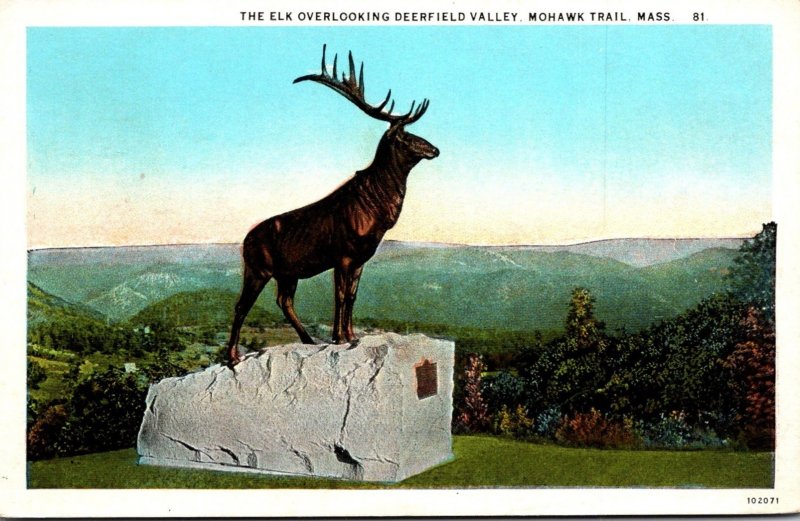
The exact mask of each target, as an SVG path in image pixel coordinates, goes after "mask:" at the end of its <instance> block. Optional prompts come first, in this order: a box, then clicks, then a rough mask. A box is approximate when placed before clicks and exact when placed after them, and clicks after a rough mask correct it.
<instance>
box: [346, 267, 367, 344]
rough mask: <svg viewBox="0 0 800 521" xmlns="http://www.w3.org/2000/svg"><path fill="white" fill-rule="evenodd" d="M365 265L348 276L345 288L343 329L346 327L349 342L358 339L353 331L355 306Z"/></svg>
mask: <svg viewBox="0 0 800 521" xmlns="http://www.w3.org/2000/svg"><path fill="white" fill-rule="evenodd" d="M363 269H364V266H359V267H358V268H356V269H354V270H352V272H351V273H350V274H349V276H348V277H347V286H346V288H345V297H344V313H343V314H344V316H343V317H342V329H344V337H345V339H347V341H348V342H353V341H354V340H356V335H355V333H353V306H354V304H355V303H356V294H357V293H358V282H359V281H360V280H361V271H362V270H363Z"/></svg>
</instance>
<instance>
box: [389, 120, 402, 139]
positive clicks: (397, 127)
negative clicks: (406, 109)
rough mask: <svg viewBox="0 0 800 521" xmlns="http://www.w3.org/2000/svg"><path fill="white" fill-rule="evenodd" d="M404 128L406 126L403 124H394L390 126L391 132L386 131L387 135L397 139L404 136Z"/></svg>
mask: <svg viewBox="0 0 800 521" xmlns="http://www.w3.org/2000/svg"><path fill="white" fill-rule="evenodd" d="M404 127H405V125H404V124H403V123H393V124H391V125H389V130H387V131H386V135H387V136H389V137H395V136H397V135H398V134H402V133H403V131H404Z"/></svg>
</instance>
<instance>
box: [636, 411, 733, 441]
mask: <svg viewBox="0 0 800 521" xmlns="http://www.w3.org/2000/svg"><path fill="white" fill-rule="evenodd" d="M636 430H637V432H638V433H639V435H640V437H641V440H642V444H643V445H644V446H645V447H647V448H654V449H656V448H657V449H707V448H721V447H727V446H729V445H730V444H729V442H728V441H727V440H725V439H723V438H720V437H719V436H718V435H717V433H715V432H714V431H713V430H712V429H710V428H708V427H698V426H695V427H692V426H691V425H689V424H688V423H687V421H686V415H685V414H684V413H682V412H677V411H673V412H671V413H670V414H663V413H662V414H661V416H660V417H659V419H658V421H656V422H650V423H645V422H638V423H637V428H636Z"/></svg>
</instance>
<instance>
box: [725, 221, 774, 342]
mask: <svg viewBox="0 0 800 521" xmlns="http://www.w3.org/2000/svg"><path fill="white" fill-rule="evenodd" d="M777 232H778V227H777V225H776V224H775V223H774V222H770V223H767V224H765V225H764V226H763V228H762V230H761V231H760V232H759V233H758V234H757V235H756V236H755V237H753V238H752V239H750V240H747V241H745V242H744V244H742V246H741V247H740V248H739V256H738V257H736V259H735V260H734V266H733V267H732V268H731V271H730V273H729V275H728V278H729V281H730V289H731V293H732V294H733V296H735V297H736V298H737V299H739V300H740V301H741V302H744V303H745V304H752V305H754V306H756V307H757V308H758V309H759V310H761V312H762V313H763V319H764V320H766V322H767V324H768V325H770V326H772V327H774V324H775V251H776V250H775V247H776V241H777Z"/></svg>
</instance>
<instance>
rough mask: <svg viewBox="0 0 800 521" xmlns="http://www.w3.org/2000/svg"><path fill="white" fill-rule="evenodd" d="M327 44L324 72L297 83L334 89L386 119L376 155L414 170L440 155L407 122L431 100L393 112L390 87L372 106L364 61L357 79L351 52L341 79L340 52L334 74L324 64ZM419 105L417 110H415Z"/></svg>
mask: <svg viewBox="0 0 800 521" xmlns="http://www.w3.org/2000/svg"><path fill="white" fill-rule="evenodd" d="M326 47H327V46H326V45H323V46H322V72H321V73H320V74H308V75H306V76H301V77H299V78H297V79H296V80H294V83H298V82H301V81H305V80H310V81H314V82H317V83H321V84H323V85H325V86H327V87H330V88H331V89H333V90H335V91H336V92H338V93H339V94H341V95H342V96H344V97H345V98H347V99H348V100H350V102H352V103H353V104H354V105H355V106H356V107H358V108H359V109H361V110H362V111H363V112H364V113H365V114H367V115H368V116H370V117H372V118H375V119H378V120H380V121H386V122H387V123H389V129H388V130H387V131H386V132H384V134H383V137H382V138H381V141H380V143H379V144H378V151H377V153H376V158H382V157H386V158H388V159H389V160H392V161H395V162H396V164H398V165H401V166H402V167H404V168H406V169H407V170H411V168H413V167H414V165H416V164H417V163H419V162H420V161H421V160H423V159H433V158H435V157H436V156H438V155H439V149H437V148H436V147H435V146H433V145H432V144H430V143H429V142H428V141H426V140H425V139H423V138H421V137H419V136H417V135H415V134H412V133H410V132H406V130H405V127H406V125H410V124H412V123H414V122H415V121H417V120H418V119H419V118H421V117H422V115H423V114H425V111H426V110H428V100H427V99H425V100H423V101H422V103H420V104H419V105H418V106H417V105H416V102H412V103H411V109H409V111H408V112H407V113H405V114H392V110H393V109H394V100H391V97H392V91H391V89H389V92H388V94H386V98H385V99H384V100H383V101H382V102H381V103H380V104H378V105H370V104H368V103H367V102H366V101H365V100H364V64H363V63H361V67H360V70H359V74H358V78H356V67H355V63H354V62H353V53H352V52H351V53H349V55H348V61H349V66H350V72H349V75H345V73H344V72H342V76H341V80H340V79H339V78H338V75H337V71H336V60H337V58H338V55H334V57H333V73H332V74H329V73H328V68H327V66H326V64H325V50H326ZM390 100H391V104H390V105H389V109H388V110H387V111H384V110H383V109H384V107H386V105H387V104H388V103H389V101H390ZM415 106H416V109H415Z"/></svg>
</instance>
